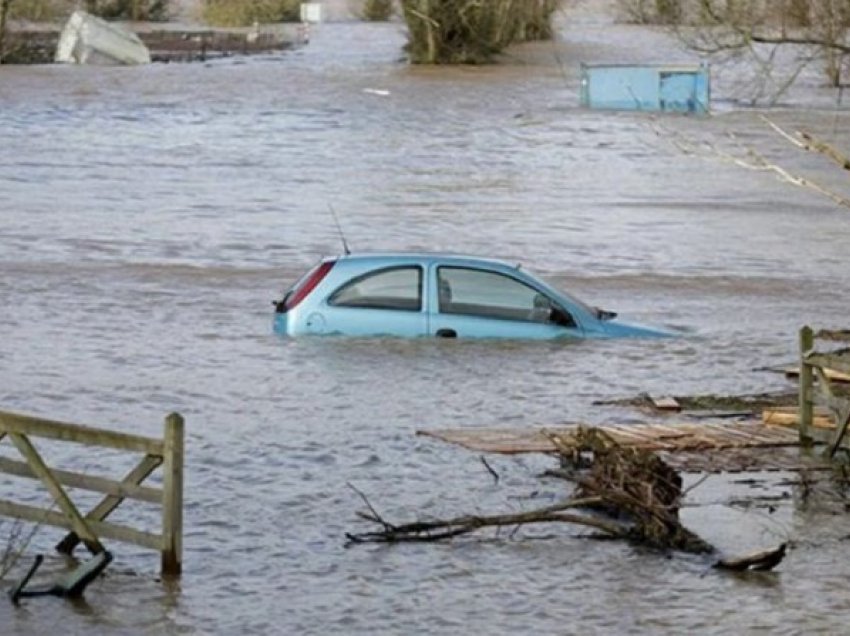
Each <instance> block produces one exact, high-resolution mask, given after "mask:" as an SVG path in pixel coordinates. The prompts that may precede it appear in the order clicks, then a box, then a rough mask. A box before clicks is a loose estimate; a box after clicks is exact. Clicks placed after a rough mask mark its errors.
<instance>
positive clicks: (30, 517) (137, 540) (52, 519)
mask: <svg viewBox="0 0 850 636" xmlns="http://www.w3.org/2000/svg"><path fill="white" fill-rule="evenodd" d="M0 515H2V516H6V517H12V518H13V519H22V520H24V521H31V522H33V523H36V524H44V525H48V526H56V527H57V528H66V529H70V528H71V521H70V520H69V519H68V517H66V516H65V515H63V514H62V513H60V512H56V511H55V510H44V509H43V508H35V507H34V506H26V505H23V504H17V503H13V502H11V501H5V500H0ZM88 524H89V526H90V527H91V529H92V530H93V531H95V532H97V534H98V535H99V536H101V537H103V538H104V539H114V540H116V541H122V542H124V543H132V544H134V545H140V546H142V547H144V548H150V549H152V550H159V549H160V546H161V545H162V537H161V536H159V535H158V534H153V533H150V532H142V531H140V530H136V529H134V528H129V527H127V526H120V525H117V524H113V523H105V522H102V521H89V522H88Z"/></svg>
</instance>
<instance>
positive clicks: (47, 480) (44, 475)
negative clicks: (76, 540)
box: [9, 433, 104, 554]
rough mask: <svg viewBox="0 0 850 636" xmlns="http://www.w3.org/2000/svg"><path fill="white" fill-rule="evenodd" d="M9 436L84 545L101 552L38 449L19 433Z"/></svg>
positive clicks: (91, 533) (89, 529)
mask: <svg viewBox="0 0 850 636" xmlns="http://www.w3.org/2000/svg"><path fill="white" fill-rule="evenodd" d="M9 438H10V439H11V440H12V443H13V444H14V445H15V448H17V449H18V451H19V452H20V453H21V455H23V456H24V457H25V458H26V460H27V463H28V464H29V465H30V468H32V470H33V472H34V473H35V474H36V475H38V477H39V479H41V481H42V482H43V483H44V485H45V486H46V487H47V490H48V491H49V492H50V495H51V496H52V497H53V500H54V501H55V502H56V504H57V505H58V506H59V508H60V509H61V510H62V512H64V513H65V516H66V517H67V518H68V521H69V522H70V524H71V527H72V528H73V529H74V532H76V533H77V534H78V535H79V536H80V537H81V538H82V539H83V542H84V543H85V544H86V547H87V548H88V549H89V550H91V552H92V553H94V554H97V553H99V552H103V550H104V547H103V546H102V545H101V543H100V541H98V538H97V536H96V535H95V534H94V532H92V530H91V528H89V526H88V524H86V522H85V521H84V520H83V518H82V516H81V515H80V513H79V511H78V510H77V508H76V506H74V502H72V501H71V499H70V498H69V497H68V495H67V494H65V491H64V490H63V489H62V486H60V485H59V483H58V482H57V481H56V479H55V478H54V477H53V475H52V474H51V472H50V468H48V467H47V464H45V463H44V460H43V459H42V458H41V455H39V454H38V451H36V450H35V447H34V446H33V445H32V444H31V443H30V441H29V440H28V439H27V438H26V437H25V436H23V435H21V434H20V433H9Z"/></svg>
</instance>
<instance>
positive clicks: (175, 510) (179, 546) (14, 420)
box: [0, 411, 184, 575]
mask: <svg viewBox="0 0 850 636" xmlns="http://www.w3.org/2000/svg"><path fill="white" fill-rule="evenodd" d="M6 438H8V439H9V441H10V442H11V443H12V445H13V446H14V447H15V448H16V449H17V450H18V452H19V453H20V454H21V456H22V457H23V458H24V459H25V460H26V461H16V460H13V459H8V458H5V457H0V473H6V474H9V475H14V476H16V477H24V478H31V479H38V480H40V481H41V482H42V484H43V485H44V486H45V488H46V489H47V490H48V492H49V493H50V495H51V496H52V498H53V502H54V507H57V508H58V509H59V510H58V511H57V510H53V509H52V508H37V507H34V506H28V505H24V504H20V503H15V502H12V501H8V500H5V499H0V515H4V516H7V517H13V518H15V519H22V520H25V521H31V522H34V523H42V524H46V525H51V526H57V527H60V528H66V529H67V530H70V532H69V533H68V534H67V535H66V536H65V538H64V539H62V541H60V542H59V543H58V544H57V546H56V549H57V550H59V551H60V552H64V553H66V554H70V553H71V552H72V551H73V550H74V548H75V547H76V546H77V545H79V544H80V543H83V544H84V545H85V546H86V547H87V548H88V549H89V550H90V551H91V552H92V553H95V554H97V553H100V552H102V551H103V550H104V547H103V545H102V544H101V542H100V538H101V537H103V538H107V539H114V540H116V541H123V542H127V543H133V544H136V545H140V546H142V547H146V548H151V549H153V550H159V551H160V553H161V556H162V560H161V568H162V573H163V574H166V575H179V574H180V571H181V565H182V552H183V438H184V422H183V418H182V417H181V416H180V415H178V414H177V413H172V414H170V415H168V416H167V417H166V418H165V427H164V433H163V439H161V440H160V439H154V438H151V437H142V436H140V435H131V434H128V433H118V432H115V431H108V430H104V429H99V428H93V427H89V426H82V425H79V424H68V423H65V422H55V421H51V420H45V419H41V418H37V417H31V416H29V415H21V414H19V413H10V412H6V411H0V443H1V442H3V441H4V440H5V439H6ZM31 438H43V439H52V440H60V441H63V442H72V443H77V444H83V445H86V446H99V447H104V448H112V449H117V450H122V451H129V452H137V453H144V456H143V457H142V459H141V461H139V463H138V464H137V465H136V466H135V467H134V468H133V469H132V470H131V471H130V472H129V473H127V475H125V476H124V478H123V479H121V480H120V481H116V480H112V479H107V478H104V477H96V476H93V475H86V474H83V473H77V472H72V471H66V470H59V469H56V468H51V467H49V466H48V465H47V464H46V463H45V462H44V460H43V459H42V457H41V455H40V454H39V452H38V451H37V450H36V448H35V446H34V445H33V443H32V441H31ZM160 466H162V488H152V487H149V486H142V482H144V480H145V479H147V477H148V476H149V475H150V474H151V473H153V471H154V470H156V469H157V468H159V467H160ZM63 486H69V487H71V488H79V489H81V490H87V491H91V492H97V493H101V494H103V495H105V497H104V498H103V499H101V501H100V502H99V503H98V504H97V505H96V506H95V507H94V508H92V509H91V510H90V511H89V512H88V513H86V514H85V515H82V514H80V512H79V510H78V509H77V507H76V506H75V505H74V502H73V501H72V500H71V498H70V497H69V496H68V493H67V492H66V491H65V489H64V488H63ZM125 499H135V500H138V501H146V502H149V503H159V504H161V506H162V532H161V533H160V534H155V533H152V532H144V531H141V530H137V529H135V528H131V527H129V526H124V525H118V524H114V523H107V522H106V521H105V519H106V518H107V517H108V516H109V515H110V514H111V513H112V511H113V510H115V509H116V508H117V507H118V506H119V505H120V504H121V503H122V502H123V501H124V500H125Z"/></svg>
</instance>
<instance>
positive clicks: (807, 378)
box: [798, 326, 815, 446]
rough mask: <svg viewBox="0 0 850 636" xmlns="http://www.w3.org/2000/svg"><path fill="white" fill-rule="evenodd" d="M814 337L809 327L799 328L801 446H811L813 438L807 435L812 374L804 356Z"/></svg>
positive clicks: (809, 422) (811, 401)
mask: <svg viewBox="0 0 850 636" xmlns="http://www.w3.org/2000/svg"><path fill="white" fill-rule="evenodd" d="M814 346H815V339H814V333H813V332H812V328H811V327H808V326H806V327H803V328H802V329H800V388H799V397H798V401H799V410H800V443H801V444H802V445H803V446H811V445H812V444H813V443H814V440H813V439H812V437H811V436H810V435H809V428H810V427H811V425H812V411H813V395H812V391H813V386H812V385H813V376H812V367H811V366H809V365H808V364H806V356H807V355H808V354H809V353H810V352H811V351H812V349H814Z"/></svg>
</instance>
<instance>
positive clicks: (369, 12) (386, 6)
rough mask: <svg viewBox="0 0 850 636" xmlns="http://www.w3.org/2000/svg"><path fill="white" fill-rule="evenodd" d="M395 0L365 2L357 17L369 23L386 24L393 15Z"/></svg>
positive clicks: (370, 0) (366, 0) (364, 0)
mask: <svg viewBox="0 0 850 636" xmlns="http://www.w3.org/2000/svg"><path fill="white" fill-rule="evenodd" d="M394 4H395V3H394V1H393V0H363V5H362V7H361V8H360V10H359V11H356V14H357V16H358V17H359V18H360V19H361V20H367V21H369V22H386V21H387V20H389V19H390V18H391V17H392V15H393V9H394V6H393V5H394Z"/></svg>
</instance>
